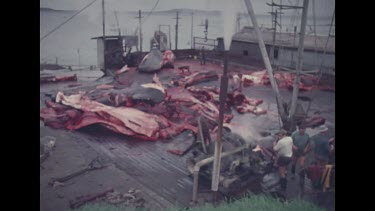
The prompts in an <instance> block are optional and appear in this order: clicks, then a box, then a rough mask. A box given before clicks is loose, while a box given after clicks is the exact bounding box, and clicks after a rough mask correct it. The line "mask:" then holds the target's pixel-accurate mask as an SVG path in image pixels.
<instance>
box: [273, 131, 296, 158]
mask: <svg viewBox="0 0 375 211" xmlns="http://www.w3.org/2000/svg"><path fill="white" fill-rule="evenodd" d="M292 148H293V139H292V137H290V136H285V137H284V138H282V139H280V140H279V141H278V142H277V144H276V145H275V146H274V147H273V150H274V151H275V152H277V155H278V156H279V157H281V156H284V157H292V154H293V151H292Z"/></svg>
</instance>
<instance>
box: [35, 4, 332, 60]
mask: <svg viewBox="0 0 375 211" xmlns="http://www.w3.org/2000/svg"><path fill="white" fill-rule="evenodd" d="M74 13H75V12H71V11H61V12H56V11H42V10H41V11H40V37H42V36H44V35H45V34H47V33H48V32H50V31H51V30H52V29H54V28H55V27H56V26H58V25H59V24H61V23H62V22H64V21H65V20H67V19H68V18H69V17H71V16H72V15H73V14H74ZM117 16H118V19H119V24H120V28H121V32H122V34H123V35H124V34H129V35H130V34H131V35H134V34H136V33H137V32H136V30H137V28H138V19H136V18H135V17H136V16H137V15H136V13H129V12H118V13H117ZM143 16H144V17H145V19H144V20H145V21H144V23H143V25H142V34H143V51H148V50H149V49H150V39H151V37H152V36H153V34H154V32H155V31H156V30H159V24H163V25H170V26H171V43H172V49H174V48H175V24H176V19H173V18H175V14H173V13H169V14H157V15H155V14H153V15H151V16H149V17H147V14H144V15H143ZM180 17H181V19H180V20H179V28H178V49H186V48H190V46H191V44H190V42H191V40H190V39H191V38H190V37H191V16H190V15H184V14H182V15H180ZM206 18H207V19H208V25H209V26H208V38H211V39H216V38H217V37H222V36H224V26H223V24H224V20H223V17H222V16H221V15H204V14H197V15H194V26H193V31H194V36H197V37H204V27H203V26H201V24H202V23H204V20H205V19H206ZM291 19H292V16H285V17H284V16H283V17H282V24H283V28H282V30H283V31H286V30H288V31H292V30H293V26H292V25H291ZM257 20H258V24H259V26H261V27H268V28H270V27H271V16H269V15H258V16H257ZM330 21H331V17H320V18H317V20H316V22H317V23H316V24H317V25H318V26H317V33H318V34H322V35H327V34H328V29H329V24H330ZM230 22H231V21H225V23H230ZM232 22H233V24H235V20H233V21H232ZM297 22H298V20H297V21H295V25H298V26H299V23H297ZM307 24H308V27H307V32H308V33H309V32H310V33H311V31H312V26H311V27H310V26H309V25H312V24H313V21H312V18H309V19H308V23H307ZM248 25H251V21H250V18H249V17H248V16H246V17H242V18H241V19H240V27H241V28H242V27H244V26H248ZM161 30H162V31H163V32H164V33H166V34H167V36H168V27H162V28H161ZM102 33H103V32H102V19H101V14H100V13H95V14H94V13H92V12H90V11H88V12H86V11H84V12H82V13H81V14H79V15H77V16H76V17H74V18H73V19H72V20H70V21H69V22H67V23H66V24H65V25H63V26H62V27H60V28H59V29H58V30H57V31H55V32H53V33H52V34H50V35H49V36H48V37H46V38H45V39H43V40H42V41H41V43H40V61H41V62H49V63H55V61H56V57H57V58H58V63H59V64H63V65H78V63H79V58H78V57H79V56H78V49H79V55H80V63H81V65H96V64H97V55H96V53H97V51H96V40H92V39H91V38H92V37H96V36H101V35H102ZM117 34H118V31H117V24H116V20H115V16H114V13H113V11H107V13H106V35H117Z"/></svg>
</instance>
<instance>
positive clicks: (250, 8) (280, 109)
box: [245, 0, 286, 120]
mask: <svg viewBox="0 0 375 211" xmlns="http://www.w3.org/2000/svg"><path fill="white" fill-rule="evenodd" d="M245 3H246V7H247V11H248V13H249V15H250V18H251V22H252V23H253V26H254V29H255V32H256V34H257V38H258V43H259V48H260V52H261V54H262V58H263V62H264V64H265V66H266V68H267V72H268V75H269V78H270V82H271V86H272V89H273V91H274V92H275V95H276V103H277V108H278V112H279V115H280V117H281V119H282V120H284V119H285V117H286V114H285V113H284V110H283V99H282V97H281V95H280V93H279V88H278V86H277V84H276V81H275V78H274V76H273V71H272V66H271V63H270V59H269V58H268V54H267V49H266V46H265V45H264V41H263V38H262V34H261V33H260V30H259V26H258V22H257V20H256V17H255V13H254V10H253V6H252V4H251V2H250V0H245Z"/></svg>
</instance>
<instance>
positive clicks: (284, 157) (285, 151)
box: [273, 129, 293, 194]
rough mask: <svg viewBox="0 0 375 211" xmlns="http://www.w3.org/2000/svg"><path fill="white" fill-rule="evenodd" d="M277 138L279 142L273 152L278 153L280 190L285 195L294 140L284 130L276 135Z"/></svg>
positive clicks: (276, 142) (275, 143)
mask: <svg viewBox="0 0 375 211" xmlns="http://www.w3.org/2000/svg"><path fill="white" fill-rule="evenodd" d="M276 138H277V140H278V141H275V142H274V143H273V150H274V151H275V152H276V156H277V166H278V168H279V174H280V188H281V191H282V192H283V194H285V193H286V186H287V178H286V174H287V167H288V165H289V163H290V162H291V160H292V154H293V151H292V148H293V139H292V138H291V137H290V136H287V132H286V130H284V129H282V130H280V131H279V132H278V133H276Z"/></svg>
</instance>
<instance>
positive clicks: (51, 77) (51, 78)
mask: <svg viewBox="0 0 375 211" xmlns="http://www.w3.org/2000/svg"><path fill="white" fill-rule="evenodd" d="M61 81H77V75H76V74H74V75H71V76H54V75H45V76H42V75H41V76H40V83H54V82H61Z"/></svg>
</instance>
